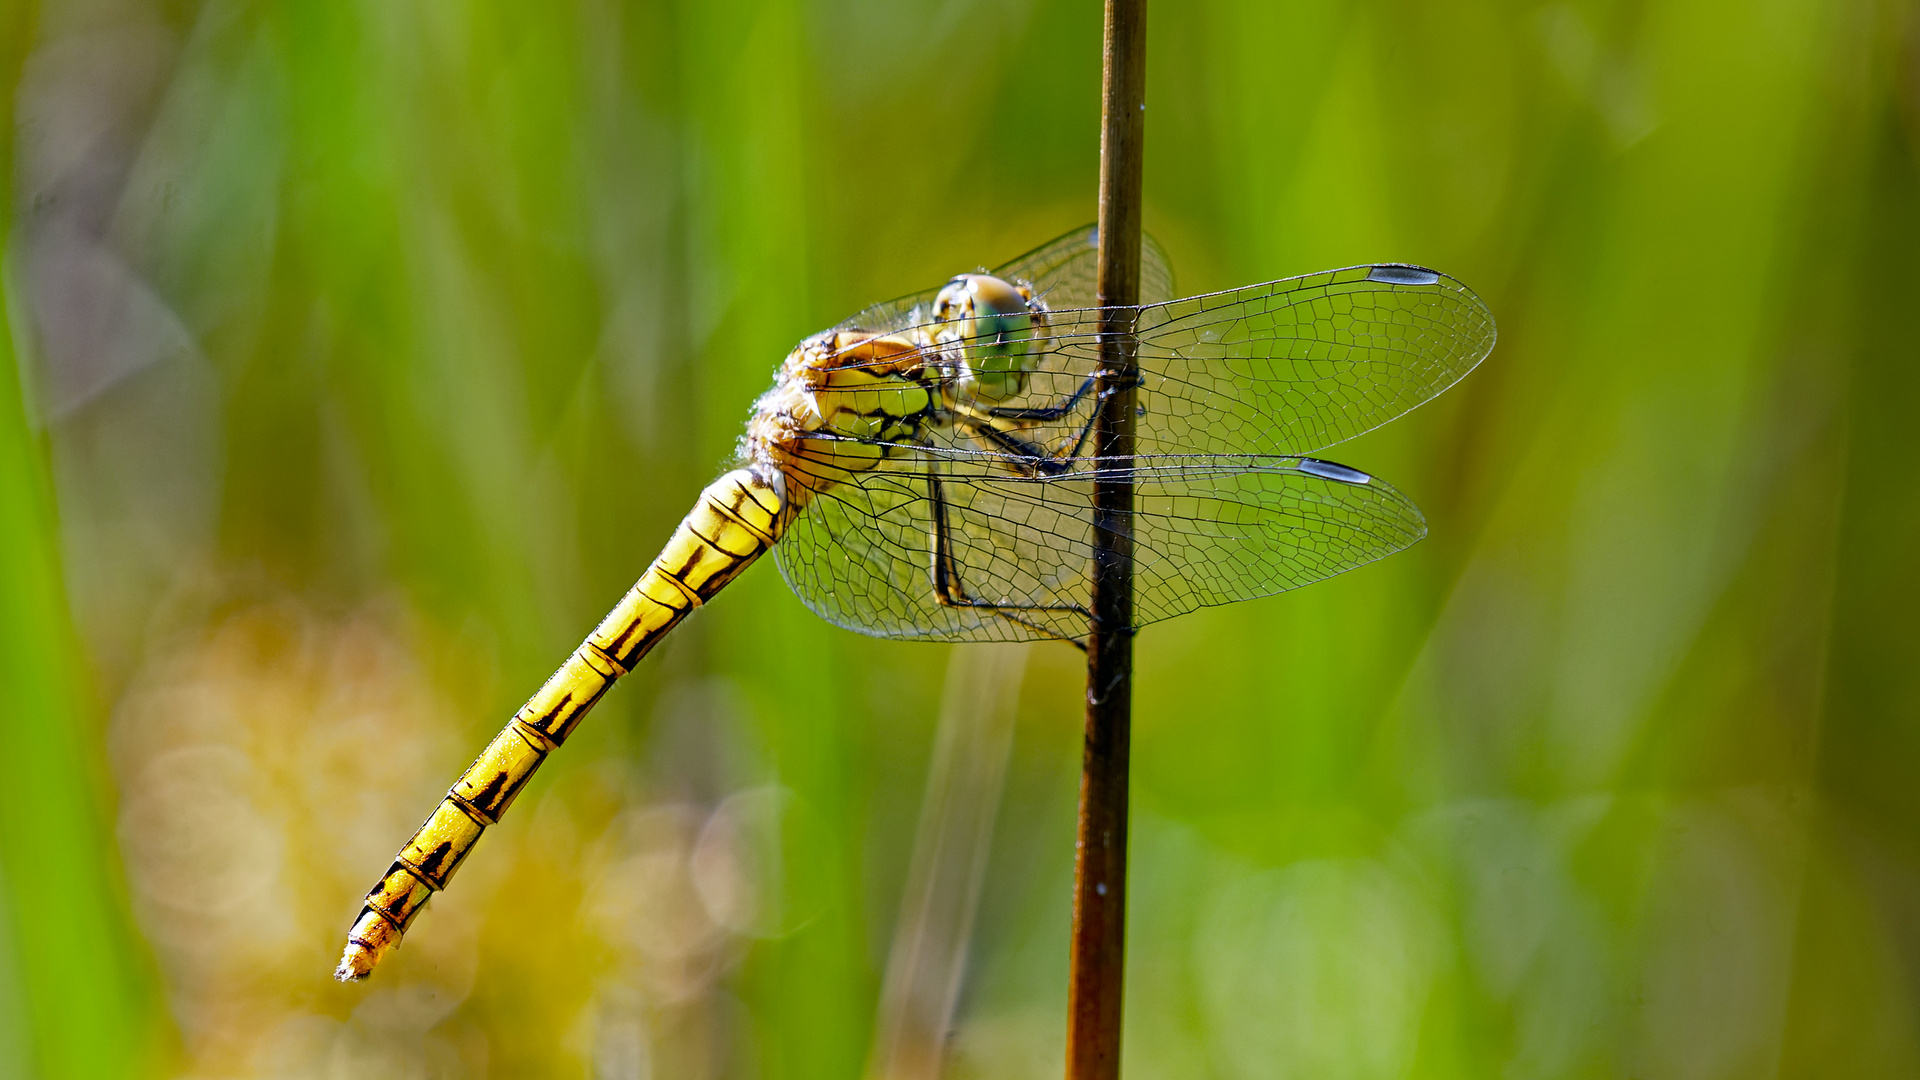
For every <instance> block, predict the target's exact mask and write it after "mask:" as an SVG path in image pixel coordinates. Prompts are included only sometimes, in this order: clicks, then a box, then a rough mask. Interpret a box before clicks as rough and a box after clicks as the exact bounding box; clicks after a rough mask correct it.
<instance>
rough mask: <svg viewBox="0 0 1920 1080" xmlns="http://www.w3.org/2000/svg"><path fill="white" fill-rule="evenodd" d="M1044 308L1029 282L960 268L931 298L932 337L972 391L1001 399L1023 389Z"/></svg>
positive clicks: (1034, 349)
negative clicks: (1008, 279)
mask: <svg viewBox="0 0 1920 1080" xmlns="http://www.w3.org/2000/svg"><path fill="white" fill-rule="evenodd" d="M1046 311H1047V308H1046V305H1045V304H1042V303H1040V302H1039V301H1037V300H1035V299H1034V298H1033V288H1032V287H1031V286H1029V285H1026V284H1024V283H1015V282H1011V281H1006V280H1003V279H1001V278H997V277H993V276H992V275H990V274H961V275H960V276H959V277H956V278H954V279H953V280H952V281H949V282H948V283H947V287H946V288H944V289H941V290H940V294H939V295H938V296H936V297H935V298H934V301H933V318H934V322H935V323H936V324H937V326H938V329H937V331H936V334H935V340H936V341H937V342H938V343H939V344H940V345H941V346H942V348H943V350H945V351H948V352H950V353H951V354H952V355H954V357H955V361H956V367H957V368H958V374H959V376H960V378H961V380H962V381H963V382H965V383H968V384H971V386H970V388H971V389H972V391H973V394H974V395H975V396H977V397H980V398H983V399H985V400H988V401H1001V400H1004V399H1006V398H1010V397H1013V396H1015V395H1017V394H1019V393H1021V392H1022V391H1024V390H1025V389H1026V382H1027V373H1028V372H1029V371H1030V370H1031V369H1032V366H1033V358H1034V355H1035V354H1036V353H1037V352H1038V348H1037V342H1036V338H1037V337H1038V336H1039V335H1040V334H1041V333H1042V332H1044V329H1045V327H1046Z"/></svg>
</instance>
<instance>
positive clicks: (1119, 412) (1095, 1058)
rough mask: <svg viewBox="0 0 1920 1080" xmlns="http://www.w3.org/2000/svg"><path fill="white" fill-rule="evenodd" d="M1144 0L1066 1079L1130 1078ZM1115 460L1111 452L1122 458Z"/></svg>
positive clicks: (1109, 259)
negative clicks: (1125, 1036)
mask: <svg viewBox="0 0 1920 1080" xmlns="http://www.w3.org/2000/svg"><path fill="white" fill-rule="evenodd" d="M1146 24H1147V5H1146V0H1106V38H1105V53H1104V58H1103V63H1102V71H1101V102H1100V106H1101V117H1100V122H1101V127H1100V251H1099V279H1098V291H1099V303H1100V306H1101V307H1103V308H1105V309H1107V313H1106V316H1105V318H1104V320H1103V323H1102V326H1101V341H1102V345H1101V361H1102V362H1101V368H1102V370H1101V375H1100V392H1101V397H1100V416H1099V419H1098V422H1097V426H1096V427H1095V434H1094V453H1095V454H1096V455H1097V456H1098V457H1100V458H1101V459H1102V460H1101V461H1099V462H1098V463H1097V464H1098V465H1099V466H1100V468H1101V473H1100V475H1098V476H1097V478H1096V479H1095V481H1094V487H1093V513H1094V530H1093V605H1092V609H1093V624H1092V626H1091V627H1090V628H1089V631H1088V634H1087V727H1086V749H1085V751H1084V756H1083V757H1082V759H1081V772H1080V821H1079V836H1078V843H1077V847H1076V853H1075V855H1076V857H1075V861H1074V881H1073V954H1072V960H1071V965H1072V966H1071V971H1070V974H1069V978H1068V992H1067V993H1068V1001H1067V1012H1068V1015H1067V1077H1068V1080H1114V1078H1116V1077H1118V1076H1119V1075H1120V1005H1121V987H1122V975H1123V972H1124V969H1125V958H1126V955H1125V954H1126V897H1127V758H1128V748H1127V743H1128V738H1129V734H1130V729H1131V726H1132V711H1133V480H1132V477H1131V475H1130V474H1128V473H1126V472H1124V471H1120V470H1117V469H1115V467H1116V466H1129V465H1131V464H1132V458H1133V433H1134V384H1135V383H1136V382H1137V381H1138V380H1137V372H1136V368H1135V360H1134V340H1133V321H1134V316H1135V313H1136V308H1137V307H1138V305H1139V303H1140V217H1141V190H1140V189H1141V160H1142V159H1141V140H1142V137H1143V135H1144V133H1145V127H1146V124H1145V121H1146ZM1106 459H1113V460H1112V461H1109V460H1106Z"/></svg>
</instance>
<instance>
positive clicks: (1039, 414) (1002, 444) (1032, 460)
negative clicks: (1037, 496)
mask: <svg viewBox="0 0 1920 1080" xmlns="http://www.w3.org/2000/svg"><path fill="white" fill-rule="evenodd" d="M1094 383H1095V378H1093V377H1089V378H1088V379H1087V381H1086V382H1084V383H1082V384H1081V385H1080V389H1079V390H1077V391H1075V392H1074V395H1073V396H1072V397H1070V398H1068V399H1067V401H1066V403H1065V404H1063V405H1058V406H1052V407H1049V408H1044V409H986V410H982V411H972V410H969V411H966V412H963V413H962V414H961V417H960V419H959V423H958V425H957V426H959V427H960V428H961V429H962V430H964V431H965V432H966V433H967V434H969V435H971V436H973V437H974V438H975V439H978V440H979V441H980V442H982V443H985V444H986V445H987V446H988V447H989V448H990V449H994V450H999V451H1001V452H1003V453H1007V454H1012V455H1014V456H1015V457H1018V458H1020V459H1021V461H1019V462H1018V463H1017V464H1016V463H1014V462H1009V463H1008V467H1009V469H1010V470H1011V471H1013V472H1015V473H1018V474H1019V475H1022V476H1059V475H1060V474H1062V473H1064V472H1066V471H1067V470H1069V469H1071V468H1072V467H1073V462H1074V460H1075V459H1077V458H1079V456H1080V452H1081V451H1082V450H1084V449H1086V446H1087V439H1088V437H1090V436H1091V435H1092V434H1093V428H1094V425H1095V423H1096V422H1097V421H1098V420H1099V418H1100V411H1099V410H1098V409H1095V410H1093V411H1092V412H1090V413H1089V414H1088V415H1087V422H1086V423H1084V424H1082V425H1080V433H1079V434H1078V435H1076V436H1075V437H1074V440H1073V445H1072V446H1070V447H1066V448H1064V449H1061V450H1047V449H1044V448H1043V447H1041V446H1040V445H1039V444H1038V443H1035V442H1032V441H1031V440H1028V439H1024V438H1022V437H1021V436H1020V435H1018V434H1016V433H1015V432H1014V431H1010V430H1008V429H1006V428H1003V427H1000V426H999V425H997V424H995V423H993V421H994V420H996V419H998V420H1014V421H1021V422H1026V421H1035V422H1045V421H1048V420H1057V419H1059V418H1060V417H1063V416H1066V415H1067V414H1068V413H1071V412H1072V411H1073V409H1074V408H1075V406H1077V405H1078V404H1079V402H1080V399H1081V398H1083V397H1085V396H1086V395H1087V392H1088V391H1089V390H1091V389H1092V388H1093V386H1094ZM1102 396H1104V395H1102Z"/></svg>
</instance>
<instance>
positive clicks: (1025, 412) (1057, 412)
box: [986, 375, 1099, 424]
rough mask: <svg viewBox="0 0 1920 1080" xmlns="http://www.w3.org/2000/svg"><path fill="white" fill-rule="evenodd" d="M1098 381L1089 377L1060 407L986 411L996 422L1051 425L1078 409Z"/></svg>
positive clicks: (999, 406)
mask: <svg viewBox="0 0 1920 1080" xmlns="http://www.w3.org/2000/svg"><path fill="white" fill-rule="evenodd" d="M1098 381H1099V377H1098V376H1095V375H1089V376H1087V381H1086V382H1083V383H1081V384H1080V389H1078V390H1075V391H1074V392H1073V396H1072V397H1070V398H1068V399H1067V400H1065V401H1063V402H1061V403H1060V404H1058V405H1048V406H1045V407H1044V408H1038V409H1010V408H1007V407H1005V406H1002V405H996V406H994V407H993V408H991V409H988V410H986V415H988V416H990V417H992V418H994V419H995V420H1033V421H1037V422H1039V423H1043V424H1044V423H1050V422H1052V421H1055V420H1058V419H1060V418H1061V417H1063V416H1065V415H1067V414H1068V413H1070V412H1072V411H1073V410H1074V409H1076V408H1078V407H1079V405H1080V399H1081V398H1083V397H1086V396H1087V394H1088V393H1090V392H1092V390H1093V387H1094V383H1096V382H1098Z"/></svg>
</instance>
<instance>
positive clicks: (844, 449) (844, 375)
mask: <svg viewBox="0 0 1920 1080" xmlns="http://www.w3.org/2000/svg"><path fill="white" fill-rule="evenodd" d="M923 342H924V337H922V338H921V340H920V342H916V341H915V340H913V339H912V338H909V337H904V336H900V335H892V334H876V333H872V332H869V331H862V330H837V331H836V330H829V331H827V332H826V333H822V334H815V335H814V336H813V337H810V338H808V339H807V340H805V341H803V342H801V343H800V346H799V347H798V348H796V349H794V350H793V352H792V353H790V354H789V355H788V356H787V359H786V362H785V363H784V364H782V365H781V367H780V375H779V377H778V379H777V380H776V381H775V382H774V386H773V389H771V390H769V391H767V392H766V393H765V394H764V395H762V396H761V398H760V400H759V401H758V402H756V403H755V405H754V415H753V418H752V420H751V421H749V422H748V425H747V435H746V438H745V439H744V440H742V444H741V449H742V451H743V453H742V456H743V457H745V458H747V459H749V460H751V461H758V462H764V463H766V464H770V465H773V466H775V467H776V468H778V469H780V470H781V471H783V472H784V471H788V470H792V469H796V468H798V470H799V472H800V474H801V475H802V477H803V480H802V483H803V484H805V485H806V486H811V487H819V486H823V485H825V484H830V483H834V482H838V481H839V480H841V479H843V478H844V476H845V475H847V474H852V473H858V472H864V471H866V470H868V469H871V468H873V467H874V466H875V465H877V464H879V463H880V462H881V461H882V460H885V459H886V458H887V457H888V456H889V454H890V453H892V452H893V450H894V448H896V447H897V446H900V445H905V444H910V443H912V442H914V441H915V439H916V437H917V436H918V434H919V432H920V429H921V426H922V425H923V424H924V423H926V421H927V420H928V418H929V417H930V416H931V415H932V414H933V412H934V395H933V392H932V391H931V390H930V389H929V387H928V385H927V383H926V381H925V373H926V366H927V365H926V357H927V352H928V350H927V348H926V346H925V345H924V343H923Z"/></svg>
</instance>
